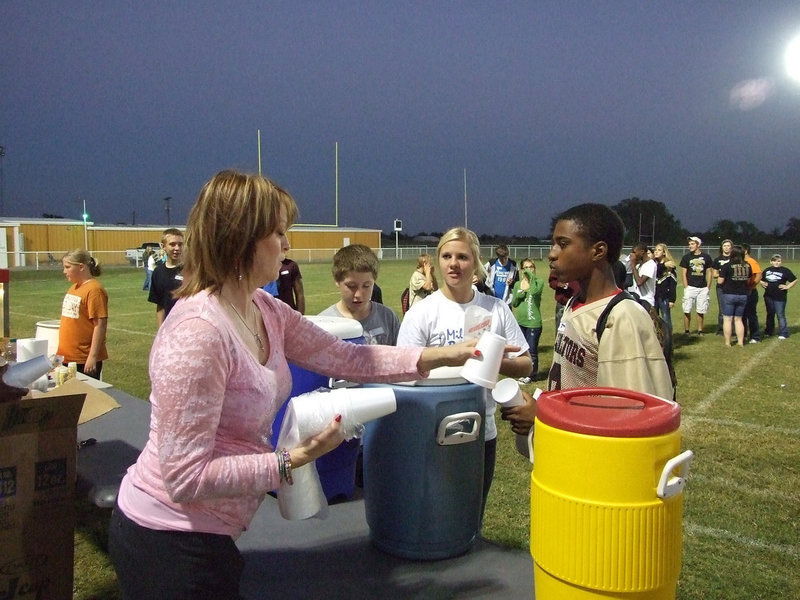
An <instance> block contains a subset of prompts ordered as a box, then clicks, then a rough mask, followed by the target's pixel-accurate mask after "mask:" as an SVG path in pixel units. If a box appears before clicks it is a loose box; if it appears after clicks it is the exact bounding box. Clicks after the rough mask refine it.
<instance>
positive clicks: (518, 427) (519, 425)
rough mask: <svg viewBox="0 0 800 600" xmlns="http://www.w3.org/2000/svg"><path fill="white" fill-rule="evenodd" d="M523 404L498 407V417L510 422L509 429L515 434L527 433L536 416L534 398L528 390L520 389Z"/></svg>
mask: <svg viewBox="0 0 800 600" xmlns="http://www.w3.org/2000/svg"><path fill="white" fill-rule="evenodd" d="M522 397H523V398H524V399H525V404H523V405H522V406H510V407H501V408H500V418H501V419H503V420H504V421H508V422H509V423H510V424H511V431H513V432H514V433H516V434H517V435H528V432H529V431H530V430H531V427H533V420H534V419H535V418H536V400H534V399H533V396H531V395H530V394H529V393H528V392H526V391H525V390H522Z"/></svg>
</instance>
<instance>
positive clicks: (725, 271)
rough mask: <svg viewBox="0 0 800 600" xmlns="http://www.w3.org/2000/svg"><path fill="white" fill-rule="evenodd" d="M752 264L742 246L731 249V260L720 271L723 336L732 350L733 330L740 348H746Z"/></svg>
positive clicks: (718, 280) (718, 281)
mask: <svg viewBox="0 0 800 600" xmlns="http://www.w3.org/2000/svg"><path fill="white" fill-rule="evenodd" d="M752 273H753V271H752V269H751V268H750V263H748V262H747V261H746V260H745V257H744V250H743V249H742V247H741V246H734V247H733V248H732V249H731V255H730V260H729V261H728V262H727V263H725V264H724V265H722V267H721V268H720V270H719V277H718V278H717V283H719V285H720V286H721V287H722V298H721V301H722V307H721V309H720V310H722V335H723V336H725V345H726V346H727V347H729V348H730V345H731V333H732V332H731V330H732V329H735V330H736V339H737V344H738V345H739V346H744V323H743V322H742V316H743V315H744V312H745V307H746V306H747V302H748V295H749V289H748V286H749V281H750V277H751V276H752Z"/></svg>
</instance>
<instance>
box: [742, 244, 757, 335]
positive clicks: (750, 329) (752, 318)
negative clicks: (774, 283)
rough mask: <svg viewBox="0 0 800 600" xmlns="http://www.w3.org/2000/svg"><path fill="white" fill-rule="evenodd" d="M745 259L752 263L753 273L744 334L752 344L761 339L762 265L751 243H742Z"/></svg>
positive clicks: (745, 315)
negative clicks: (760, 295) (759, 307)
mask: <svg viewBox="0 0 800 600" xmlns="http://www.w3.org/2000/svg"><path fill="white" fill-rule="evenodd" d="M742 248H743V249H744V259H745V260H746V261H747V262H748V263H750V269H752V271H753V274H752V275H751V276H750V281H749V283H748V288H749V290H750V291H749V292H748V294H747V306H745V307H744V319H743V320H744V335H745V337H749V338H750V343H751V344H757V343H758V342H760V341H761V329H760V328H759V326H758V312H757V309H758V284H759V283H761V265H759V264H758V261H757V260H756V259H755V258H753V257H752V256H750V244H742Z"/></svg>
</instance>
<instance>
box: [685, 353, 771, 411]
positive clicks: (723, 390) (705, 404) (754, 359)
mask: <svg viewBox="0 0 800 600" xmlns="http://www.w3.org/2000/svg"><path fill="white" fill-rule="evenodd" d="M778 344H779V340H778V339H773V340H768V341H766V342H761V343H760V344H759V350H758V352H756V353H755V354H754V355H753V356H751V357H750V359H749V360H748V361H747V362H745V363H744V364H743V365H741V367H739V369H738V370H737V371H736V374H735V375H734V376H733V377H731V378H730V379H729V380H728V381H726V382H725V383H724V384H722V385H721V386H720V387H718V388H716V389H715V390H714V391H713V392H711V393H710V394H709V395H708V396H706V397H705V398H703V399H702V400H701V401H700V403H699V404H698V405H697V406H695V407H694V408H693V409H692V415H694V416H702V415H704V414H706V413H707V412H708V411H709V410H710V409H711V407H712V406H713V405H714V403H715V402H716V401H717V400H719V399H720V398H722V397H724V396H725V394H727V393H728V392H729V391H730V390H732V389H733V388H735V387H736V386H738V385H739V382H740V381H741V380H742V379H743V378H744V377H745V376H746V375H748V374H749V373H750V371H752V370H753V368H754V367H755V366H756V365H757V364H758V363H759V362H761V361H762V360H764V359H766V358H767V355H768V354H770V353H771V352H773V351H774V350H775V347H776V346H777V345H778ZM731 350H732V351H734V352H736V351H741V349H740V348H731Z"/></svg>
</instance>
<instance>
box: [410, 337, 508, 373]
mask: <svg viewBox="0 0 800 600" xmlns="http://www.w3.org/2000/svg"><path fill="white" fill-rule="evenodd" d="M477 343H478V340H477V338H473V339H471V340H467V341H466V342H461V343H459V344H451V345H449V346H436V347H428V348H425V349H424V350H423V351H422V354H420V357H419V360H418V361H417V370H419V372H420V373H427V372H428V371H430V370H431V369H435V368H437V367H460V366H461V365H463V364H464V363H465V362H467V360H468V359H470V358H480V357H481V356H482V355H481V353H480V350H478V349H477V348H475V345H476V344H477ZM518 351H519V346H506V347H505V349H504V350H503V352H504V353H508V352H518Z"/></svg>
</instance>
